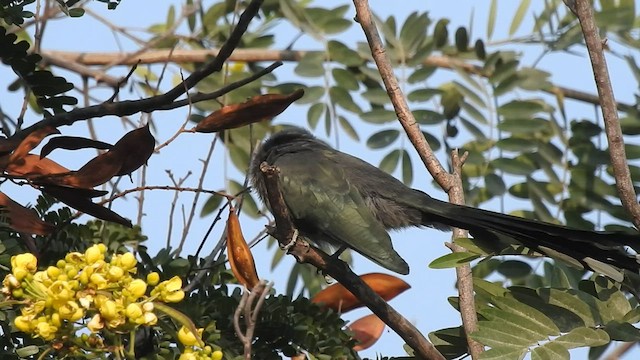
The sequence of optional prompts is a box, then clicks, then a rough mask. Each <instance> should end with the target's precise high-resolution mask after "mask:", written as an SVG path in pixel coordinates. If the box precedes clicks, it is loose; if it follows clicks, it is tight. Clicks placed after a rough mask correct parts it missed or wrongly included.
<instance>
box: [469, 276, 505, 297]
mask: <svg viewBox="0 0 640 360" xmlns="http://www.w3.org/2000/svg"><path fill="white" fill-rule="evenodd" d="M473 288H474V290H475V291H476V292H478V293H479V294H482V295H485V296H490V297H494V296H505V294H507V293H508V292H509V291H508V290H507V289H505V288H504V287H502V285H501V284H496V283H494V282H491V281H487V280H484V279H479V278H473Z"/></svg>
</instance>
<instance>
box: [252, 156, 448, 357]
mask: <svg viewBox="0 0 640 360" xmlns="http://www.w3.org/2000/svg"><path fill="white" fill-rule="evenodd" d="M260 170H261V171H262V172H263V174H264V177H265V185H266V189H267V195H268V199H269V201H268V203H269V204H270V207H271V212H272V213H273V216H274V219H275V223H276V229H275V231H274V233H273V234H271V235H272V236H274V237H275V238H276V239H277V240H278V243H279V244H280V246H281V247H288V248H289V250H288V252H289V253H291V254H292V255H293V256H295V258H296V259H297V260H298V262H301V263H309V264H311V265H313V266H315V267H317V268H318V269H319V270H320V271H322V272H324V273H325V274H328V275H330V276H331V277H333V278H334V279H336V280H337V281H338V282H339V283H340V284H342V285H343V286H344V287H345V288H346V289H347V290H349V291H350V292H351V293H352V294H353V295H355V296H356V297H357V298H358V299H360V301H362V303H363V304H365V305H366V306H367V307H368V308H369V309H370V310H371V311H372V312H373V313H374V314H376V315H377V316H378V317H379V318H380V319H381V320H382V321H384V322H385V324H387V325H389V327H390V328H392V329H393V330H394V331H395V332H396V333H397V334H398V335H400V337H402V339H404V341H405V342H406V343H407V345H409V346H410V347H411V348H413V350H414V351H415V353H416V356H417V358H420V359H444V357H443V356H442V354H440V353H439V352H438V350H436V348H435V347H433V344H431V343H430V342H429V341H428V340H427V339H426V338H425V337H424V335H422V333H420V331H418V329H417V328H416V327H415V326H414V325H413V324H411V322H409V321H408V320H407V319H405V318H404V317H403V316H402V315H400V314H399V313H398V312H397V311H396V310H395V309H393V308H392V307H391V306H389V304H388V303H387V302H386V301H384V300H383V299H382V298H381V297H380V296H379V295H378V294H376V293H375V292H374V291H373V290H372V289H371V288H370V287H369V286H367V284H365V283H364V282H363V281H362V279H360V277H358V276H357V275H356V274H354V273H353V271H351V269H350V268H349V266H348V265H347V264H346V263H345V262H343V261H341V260H340V259H338V258H337V257H333V256H329V255H327V254H326V253H325V252H323V251H321V250H319V249H317V248H315V247H312V246H310V245H309V244H307V243H305V242H303V241H295V242H294V243H293V245H290V244H291V242H292V240H295V237H296V234H297V231H296V230H295V228H294V225H293V223H292V222H291V217H290V215H289V211H288V208H287V206H286V204H285V202H284V198H283V197H282V193H281V191H280V187H279V185H278V171H279V170H278V169H277V168H276V167H273V166H269V165H268V164H267V163H262V164H261V165H260Z"/></svg>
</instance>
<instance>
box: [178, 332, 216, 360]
mask: <svg viewBox="0 0 640 360" xmlns="http://www.w3.org/2000/svg"><path fill="white" fill-rule="evenodd" d="M197 330H198V336H197V337H196V336H195V335H194V334H193V333H192V332H191V331H190V330H189V329H187V328H186V327H184V326H183V327H181V328H180V330H179V331H178V340H179V341H180V342H181V343H182V345H184V346H185V349H184V351H183V352H182V354H180V357H179V358H178V360H221V359H222V351H220V350H215V351H214V350H213V348H211V346H209V345H207V346H205V347H203V348H198V344H199V341H198V339H199V338H202V331H204V329H202V328H200V329H197Z"/></svg>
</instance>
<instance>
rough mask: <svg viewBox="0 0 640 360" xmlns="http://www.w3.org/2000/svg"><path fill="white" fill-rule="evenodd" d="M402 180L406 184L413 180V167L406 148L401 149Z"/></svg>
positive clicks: (409, 184)
mask: <svg viewBox="0 0 640 360" xmlns="http://www.w3.org/2000/svg"><path fill="white" fill-rule="evenodd" d="M402 182H403V183H404V184H405V185H407V186H411V183H412V182H413V167H412V166H411V157H410V156H409V153H408V152H407V150H402Z"/></svg>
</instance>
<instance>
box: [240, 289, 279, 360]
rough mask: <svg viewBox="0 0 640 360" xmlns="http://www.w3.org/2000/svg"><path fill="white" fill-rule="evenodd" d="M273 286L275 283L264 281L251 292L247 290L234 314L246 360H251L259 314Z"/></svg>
mask: <svg viewBox="0 0 640 360" xmlns="http://www.w3.org/2000/svg"><path fill="white" fill-rule="evenodd" d="M272 286H273V283H267V282H265V281H264V280H262V281H260V282H259V283H258V284H257V285H256V286H255V287H254V288H253V289H252V290H251V291H248V290H246V289H245V291H244V293H243V294H242V298H241V299H240V303H239V304H238V307H237V308H236V311H235V312H234V314H233V328H234V330H235V332H236V336H238V339H240V341H241V342H242V345H243V348H244V358H245V359H246V360H251V345H252V343H253V334H254V332H255V329H256V325H257V323H258V314H259V313H260V309H261V308H262V305H263V304H264V300H265V298H266V297H267V296H268V295H269V292H270V291H271V287H272ZM241 317H242V318H244V325H245V331H244V332H243V331H242V328H241V327H240V318H241Z"/></svg>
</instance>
